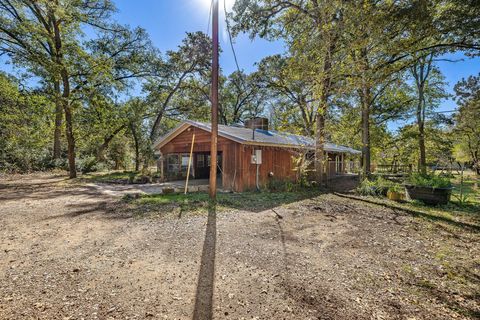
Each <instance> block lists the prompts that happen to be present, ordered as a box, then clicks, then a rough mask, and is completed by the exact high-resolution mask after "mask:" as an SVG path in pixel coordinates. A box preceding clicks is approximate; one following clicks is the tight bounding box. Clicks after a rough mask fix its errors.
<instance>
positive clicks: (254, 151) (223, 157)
mask: <svg viewBox="0 0 480 320" xmlns="http://www.w3.org/2000/svg"><path fill="white" fill-rule="evenodd" d="M210 137H211V135H210V124H207V123H202V122H196V121H189V120H187V121H185V122H183V123H181V124H180V125H179V126H178V127H176V128H175V129H174V130H172V131H171V132H169V133H168V134H166V135H165V136H163V137H161V138H160V139H158V140H157V141H156V143H155V145H154V148H155V150H156V151H157V152H158V153H159V155H160V157H159V170H160V172H161V175H162V178H163V179H164V180H165V181H169V180H170V181H172V180H180V179H185V177H186V175H187V172H188V166H189V161H190V160H191V163H192V164H191V166H190V179H208V178H209V172H210V165H211V163H210V143H211V139H210ZM192 142H193V148H192ZM314 143H315V142H314V140H313V139H311V138H308V137H304V136H299V135H294V134H289V133H283V132H277V131H273V130H269V129H268V120H267V119H263V118H255V119H252V120H251V121H247V123H246V126H245V127H239V126H225V125H219V128H218V170H217V172H218V179H219V183H218V185H219V187H221V188H222V189H224V190H233V191H244V190H249V189H255V188H256V187H257V186H260V187H264V186H265V185H267V184H268V183H269V182H271V181H274V180H290V181H294V180H295V179H297V178H298V170H297V168H298V164H297V163H298V160H296V159H298V157H311V156H312V155H313V154H314ZM324 150H325V153H326V156H328V159H329V164H328V166H326V167H327V170H326V172H325V175H326V176H327V177H332V176H334V175H338V174H342V173H345V172H346V170H347V161H346V159H347V158H348V159H351V158H352V156H355V155H358V154H360V151H357V150H354V149H351V148H348V147H343V146H339V145H335V144H332V143H326V144H325V146H324ZM191 151H192V154H191V156H192V157H191V159H190V152H191Z"/></svg>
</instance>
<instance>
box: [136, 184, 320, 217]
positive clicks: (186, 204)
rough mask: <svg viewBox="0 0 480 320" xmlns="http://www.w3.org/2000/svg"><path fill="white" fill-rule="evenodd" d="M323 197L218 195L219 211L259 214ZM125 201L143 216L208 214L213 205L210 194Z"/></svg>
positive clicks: (312, 192) (299, 194) (313, 193)
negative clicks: (146, 214)
mask: <svg viewBox="0 0 480 320" xmlns="http://www.w3.org/2000/svg"><path fill="white" fill-rule="evenodd" d="M318 195H320V191H317V190H308V189H306V190H302V191H297V192H244V193H219V194H217V209H218V210H229V209H230V210H231V209H236V210H247V211H254V212H260V211H264V210H267V209H271V208H275V207H279V206H282V205H285V204H289V203H292V202H296V201H300V200H304V199H307V198H312V197H315V196H318ZM126 200H127V201H128V202H129V203H130V204H132V205H134V206H137V207H140V208H142V209H143V210H141V211H143V212H148V211H158V212H164V213H168V212H171V211H175V210H177V211H178V210H179V211H180V213H187V212H189V213H195V212H206V211H207V210H208V207H209V205H210V198H209V196H208V194H207V193H190V194H186V195H185V194H158V195H142V196H140V197H139V198H138V199H127V198H126Z"/></svg>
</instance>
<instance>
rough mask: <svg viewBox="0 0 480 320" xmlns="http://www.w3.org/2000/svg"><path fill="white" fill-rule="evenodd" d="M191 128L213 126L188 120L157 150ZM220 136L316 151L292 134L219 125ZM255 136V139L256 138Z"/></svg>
mask: <svg viewBox="0 0 480 320" xmlns="http://www.w3.org/2000/svg"><path fill="white" fill-rule="evenodd" d="M190 126H194V127H197V128H199V129H202V130H205V131H208V132H210V130H211V126H210V124H209V123H203V122H198V121H191V120H186V121H185V122H183V123H181V124H180V125H179V126H178V127H176V128H175V129H173V130H172V131H170V132H169V133H167V134H166V135H164V136H163V137H161V138H159V139H158V140H157V141H156V142H155V144H154V147H155V148H161V147H163V146H164V145H166V144H167V143H168V142H170V141H171V140H172V139H174V138H175V137H176V136H178V135H179V134H180V133H182V132H183V131H185V130H186V129H188V128H189V127H190ZM218 135H219V136H221V137H224V138H226V139H229V140H233V141H235V142H238V143H240V144H245V145H253V146H272V147H280V148H297V149H298V148H299V149H314V148H315V140H313V139H312V138H309V137H305V136H300V135H296V134H291V133H285V132H278V131H274V130H260V129H255V133H254V132H253V130H252V129H250V128H244V127H233V126H225V125H218ZM254 135H255V137H254ZM324 150H325V151H329V152H338V153H350V154H360V153H361V152H360V151H358V150H355V149H352V148H349V147H344V146H340V145H336V144H334V143H330V142H326V143H325V145H324Z"/></svg>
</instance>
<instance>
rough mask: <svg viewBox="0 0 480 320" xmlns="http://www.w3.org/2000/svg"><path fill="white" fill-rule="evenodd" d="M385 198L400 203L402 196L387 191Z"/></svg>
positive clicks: (398, 193)
mask: <svg viewBox="0 0 480 320" xmlns="http://www.w3.org/2000/svg"><path fill="white" fill-rule="evenodd" d="M387 198H388V199H390V200H393V201H402V200H403V194H401V193H400V192H394V191H388V192H387Z"/></svg>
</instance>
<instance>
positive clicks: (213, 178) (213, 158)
mask: <svg viewBox="0 0 480 320" xmlns="http://www.w3.org/2000/svg"><path fill="white" fill-rule="evenodd" d="M212 9H213V13H212V24H213V26H212V41H213V58H212V138H211V140H212V141H211V148H210V198H211V199H212V200H215V199H216V197H217V136H218V65H219V63H218V0H213V8H212Z"/></svg>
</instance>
